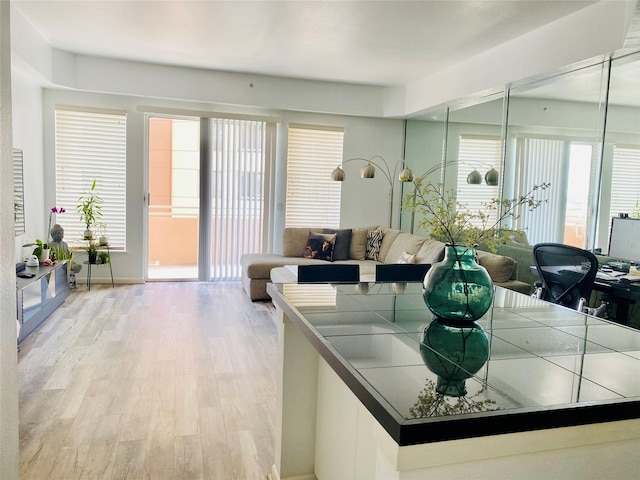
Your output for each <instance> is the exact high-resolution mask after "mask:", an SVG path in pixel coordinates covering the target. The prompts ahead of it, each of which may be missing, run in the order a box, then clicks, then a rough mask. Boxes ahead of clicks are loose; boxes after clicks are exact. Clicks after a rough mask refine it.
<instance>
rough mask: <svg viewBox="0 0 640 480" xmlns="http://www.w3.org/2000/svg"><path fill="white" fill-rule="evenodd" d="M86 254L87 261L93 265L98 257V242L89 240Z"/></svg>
mask: <svg viewBox="0 0 640 480" xmlns="http://www.w3.org/2000/svg"><path fill="white" fill-rule="evenodd" d="M87 254H88V255H89V263H91V264H92V265H95V264H96V263H97V259H98V244H97V243H96V242H93V241H89V246H88V247H87Z"/></svg>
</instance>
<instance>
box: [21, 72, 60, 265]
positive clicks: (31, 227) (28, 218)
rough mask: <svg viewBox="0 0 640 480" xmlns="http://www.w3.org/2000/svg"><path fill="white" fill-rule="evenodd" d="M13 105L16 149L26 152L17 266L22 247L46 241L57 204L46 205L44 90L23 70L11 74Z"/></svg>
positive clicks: (24, 154)
mask: <svg viewBox="0 0 640 480" xmlns="http://www.w3.org/2000/svg"><path fill="white" fill-rule="evenodd" d="M11 77H12V78H11V89H12V92H11V97H12V103H13V148H18V149H20V150H22V152H23V170H24V191H25V192H28V195H25V205H24V213H25V234H24V235H19V236H17V237H16V241H15V244H16V245H15V247H16V255H15V256H16V262H17V261H20V260H21V259H22V258H21V257H22V245H24V244H25V243H31V242H33V241H34V240H35V239H36V238H40V239H43V240H44V239H45V237H46V235H47V233H46V232H45V230H46V229H47V225H46V223H45V222H46V221H47V218H48V217H47V212H48V211H49V209H50V208H51V207H53V204H51V205H49V206H47V205H45V203H44V175H43V173H42V172H43V165H44V161H43V152H42V88H41V87H40V85H39V84H38V83H37V82H34V81H33V80H32V79H31V78H30V76H29V75H28V74H27V73H25V72H24V71H23V70H21V69H20V68H13V69H12V70H11Z"/></svg>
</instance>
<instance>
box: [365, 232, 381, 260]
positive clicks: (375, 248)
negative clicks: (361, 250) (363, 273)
mask: <svg viewBox="0 0 640 480" xmlns="http://www.w3.org/2000/svg"><path fill="white" fill-rule="evenodd" d="M382 237H384V230H382V229H381V228H376V229H375V230H369V231H368V232H367V260H378V258H379V257H380V245H382Z"/></svg>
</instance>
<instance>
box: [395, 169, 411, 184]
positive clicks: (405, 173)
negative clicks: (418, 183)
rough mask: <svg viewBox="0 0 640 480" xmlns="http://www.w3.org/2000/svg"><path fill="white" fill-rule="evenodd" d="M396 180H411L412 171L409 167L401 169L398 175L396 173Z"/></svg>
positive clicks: (403, 181)
mask: <svg viewBox="0 0 640 480" xmlns="http://www.w3.org/2000/svg"><path fill="white" fill-rule="evenodd" d="M398 180H400V181H401V182H402V183H405V182H413V172H412V171H411V169H410V168H405V169H404V170H402V171H401V172H400V175H398Z"/></svg>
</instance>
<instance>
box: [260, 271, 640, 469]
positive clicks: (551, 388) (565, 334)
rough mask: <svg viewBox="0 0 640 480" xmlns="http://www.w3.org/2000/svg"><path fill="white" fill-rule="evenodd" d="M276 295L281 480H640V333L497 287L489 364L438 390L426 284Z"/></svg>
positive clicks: (275, 289)
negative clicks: (452, 388)
mask: <svg viewBox="0 0 640 480" xmlns="http://www.w3.org/2000/svg"><path fill="white" fill-rule="evenodd" d="M267 288H268V292H269V294H270V295H271V297H272V300H273V303H274V305H275V306H276V310H277V312H278V322H279V325H278V328H279V331H278V335H279V340H278V342H279V372H278V374H279V378H278V397H277V398H278V401H277V412H276V448H275V462H274V466H273V470H272V472H271V476H272V477H273V478H274V479H276V480H277V479H282V480H285V479H293V478H295V479H297V480H302V479H309V480H311V479H316V478H317V479H319V480H334V479H351V478H353V479H385V480H386V479H398V480H413V479H423V478H457V477H464V478H489V477H491V478H532V479H534V478H560V477H563V478H579V477H578V476H583V477H584V478H599V477H602V478H604V477H608V478H617V479H618V478H639V476H640V460H639V456H638V454H637V452H638V449H639V447H640V332H638V331H637V330H634V329H630V328H627V327H624V326H621V325H618V324H615V323H612V322H608V321H606V320H603V319H598V318H595V317H590V316H588V315H585V314H581V313H578V312H575V311H573V310H569V309H566V308H563V307H559V306H556V305H552V304H549V303H547V302H543V301H540V300H537V299H533V298H530V297H528V296H526V295H522V294H519V293H516V292H513V291H509V290H505V289H502V288H499V287H496V291H495V299H494V304H493V307H492V308H491V309H490V310H489V312H487V314H486V315H485V316H484V317H483V318H482V319H480V320H479V322H478V324H479V325H480V326H481V327H482V329H483V330H484V332H485V334H486V339H487V344H488V356H487V359H486V361H485V362H484V363H483V364H482V366H481V368H479V370H477V371H476V372H469V375H468V377H469V378H467V379H466V380H465V381H464V382H463V384H464V387H463V388H464V390H465V391H466V394H465V395H462V396H449V395H440V394H439V393H438V391H437V386H438V385H439V384H440V382H442V376H443V375H444V373H443V372H442V371H439V370H437V369H434V368H433V366H432V365H431V367H428V366H427V363H428V362H427V360H428V358H429V355H430V353H429V351H428V350H429V349H428V348H427V347H425V345H424V342H423V335H424V332H425V331H426V330H428V329H429V327H430V325H431V324H432V321H433V318H432V315H431V314H430V313H429V312H428V310H427V309H426V307H425V305H424V302H423V300H422V289H421V285H420V284H411V283H410V284H393V283H386V284H382V283H367V284H358V285H329V284H317V285H309V284H270V285H268V287H267ZM442 358H444V357H442ZM445 363H446V362H445ZM455 367H456V368H457V369H458V370H461V369H462V370H464V369H465V368H467V367H466V366H465V365H464V364H461V365H457V366H455Z"/></svg>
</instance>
